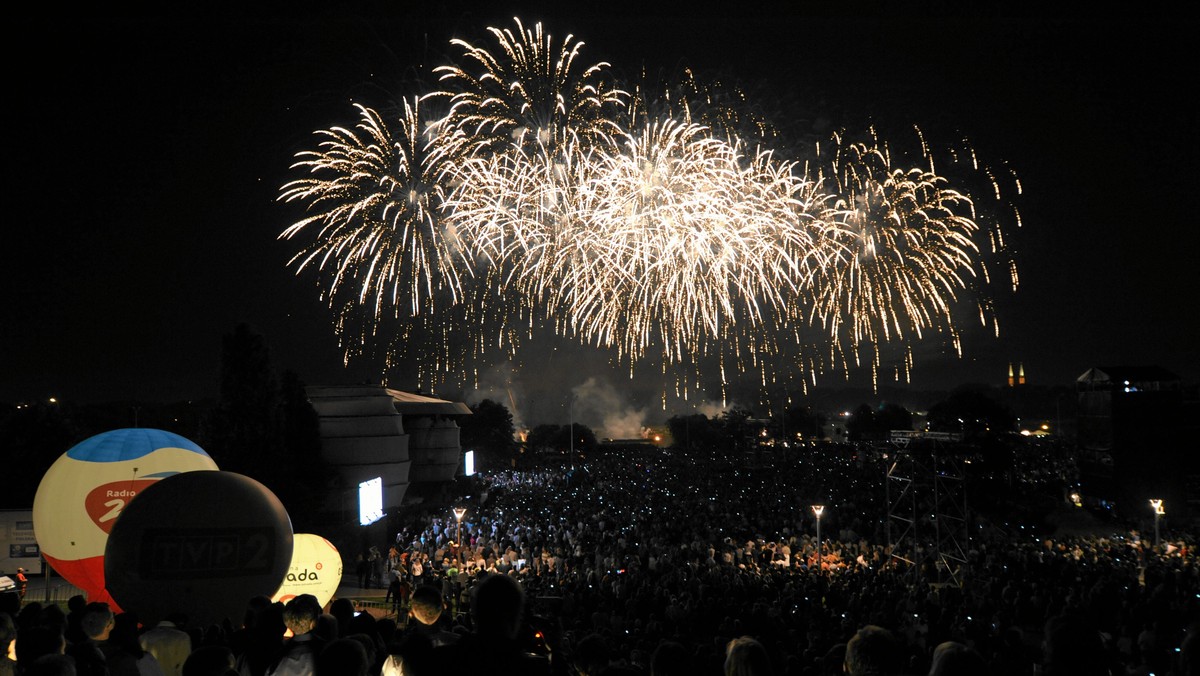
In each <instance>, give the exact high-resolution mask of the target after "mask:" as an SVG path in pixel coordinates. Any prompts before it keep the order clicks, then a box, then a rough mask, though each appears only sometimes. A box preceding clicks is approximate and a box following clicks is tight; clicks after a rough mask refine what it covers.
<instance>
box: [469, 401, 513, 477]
mask: <svg viewBox="0 0 1200 676" xmlns="http://www.w3.org/2000/svg"><path fill="white" fill-rule="evenodd" d="M458 427H459V432H458V438H459V444H460V445H461V446H462V448H463V450H465V451H469V450H473V451H476V452H477V453H479V454H480V455H481V456H482V457H484V458H489V459H491V460H492V461H493V462H504V463H507V462H508V460H509V458H511V457H512V456H513V454H514V453H515V452H516V449H517V443H516V442H515V441H514V440H513V437H514V435H515V434H516V426H515V425H514V424H513V416H512V413H511V412H510V411H509V410H508V408H507V407H506V406H504V404H501V403H499V402H497V401H493V400H491V399H484V400H483V401H481V402H479V403H478V404H475V405H474V406H472V407H471V415H469V416H463V417H461V418H459V419H458Z"/></svg>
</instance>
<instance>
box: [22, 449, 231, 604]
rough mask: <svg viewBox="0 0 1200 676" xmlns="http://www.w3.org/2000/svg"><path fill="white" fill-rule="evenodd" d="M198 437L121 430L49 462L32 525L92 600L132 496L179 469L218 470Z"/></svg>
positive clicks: (104, 597)
mask: <svg viewBox="0 0 1200 676" xmlns="http://www.w3.org/2000/svg"><path fill="white" fill-rule="evenodd" d="M215 469H217V464H216V463H215V462H213V459H212V458H210V457H209V456H208V454H207V453H205V452H204V449H202V448H200V447H199V446H197V445H196V444H195V443H194V442H192V441H190V440H189V439H186V438H184V437H181V436H179V435H178V434H173V433H171V432H166V431H163V430H156V429H146V428H139V429H121V430H113V431H111V432H105V433H103V434H97V435H96V436H93V437H90V438H88V439H85V440H84V441H82V442H80V443H78V444H76V445H75V446H73V447H72V448H71V449H70V450H68V451H67V452H66V453H64V454H62V455H61V456H60V457H59V458H58V460H56V461H55V462H54V464H53V465H51V466H50V469H49V470H47V472H46V474H45V475H44V476H43V477H42V481H41V483H39V484H38V490H37V495H36V496H35V497H34V500H33V527H34V532H36V533H37V540H38V545H39V546H40V547H41V551H42V554H43V555H44V556H45V557H46V560H47V561H48V562H49V563H50V565H51V566H53V567H54V570H56V571H58V573H59V574H60V575H62V576H63V577H64V578H66V579H67V580H68V581H69V582H70V583H71V584H73V585H75V586H76V587H79V588H80V589H82V590H83V591H84V592H86V593H87V595H88V599H89V600H92V601H111V598H109V597H108V594H107V593H106V592H105V591H104V547H105V545H106V544H107V542H108V536H109V533H110V532H111V531H112V528H113V525H114V524H115V523H116V521H117V517H119V516H120V515H121V514H122V512H123V511H124V509H125V507H126V506H127V505H128V504H129V503H130V501H131V500H133V498H134V497H135V496H136V495H138V494H139V493H140V492H141V491H143V490H144V489H145V488H146V487H148V486H151V485H153V484H154V483H155V482H157V481H159V480H161V479H163V478H165V477H168V476H174V475H176V474H179V473H182V472H192V471H196V470H215Z"/></svg>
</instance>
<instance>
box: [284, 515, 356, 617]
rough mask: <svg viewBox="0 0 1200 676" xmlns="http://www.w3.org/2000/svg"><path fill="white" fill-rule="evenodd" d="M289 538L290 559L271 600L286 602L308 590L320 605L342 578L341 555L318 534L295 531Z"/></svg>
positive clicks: (335, 588)
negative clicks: (285, 572) (290, 542)
mask: <svg viewBox="0 0 1200 676" xmlns="http://www.w3.org/2000/svg"><path fill="white" fill-rule="evenodd" d="M293 541H294V544H293V546H292V563H291V565H290V566H288V572H287V576H286V577H285V578H284V579H283V584H281V585H280V586H279V591H277V592H275V595H274V596H272V597H271V600H272V601H279V602H282V603H287V602H288V601H290V600H292V599H293V598H294V597H296V596H299V595H301V594H312V595H313V596H315V597H317V602H319V603H320V604H321V607H322V608H324V607H325V605H326V604H328V603H329V601H330V599H332V598H333V595H334V594H335V593H337V588H338V585H339V584H341V582H342V555H341V554H339V553H338V550H337V548H336V547H334V546H333V545H332V544H331V543H330V542H329V540H326V539H325V538H323V537H321V536H320V535H313V534H312V533H296V534H295V535H294V536H293Z"/></svg>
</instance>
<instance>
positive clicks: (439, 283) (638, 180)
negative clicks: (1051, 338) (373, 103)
mask: <svg viewBox="0 0 1200 676" xmlns="http://www.w3.org/2000/svg"><path fill="white" fill-rule="evenodd" d="M489 32H490V34H491V36H492V38H493V43H494V44H493V45H492V46H491V47H485V46H478V45H473V44H471V43H468V42H466V41H462V40H454V41H452V45H453V46H454V47H456V48H458V49H459V50H461V55H460V58H459V60H458V62H457V63H453V64H450V65H446V66H442V67H440V68H437V69H436V70H435V73H436V74H437V75H438V76H439V77H440V84H441V88H440V89H439V90H437V91H434V92H429V93H426V94H424V95H423V96H419V97H416V98H414V99H412V100H411V101H408V100H406V101H405V102H404V104H403V106H401V107H400V110H399V114H398V115H397V116H396V119H385V118H384V117H383V116H381V115H380V114H379V113H377V112H375V111H374V110H371V109H369V108H366V107H362V106H360V107H359V109H358V110H359V117H360V120H359V123H358V125H357V126H356V127H355V128H353V129H344V128H340V127H335V128H333V129H330V130H326V131H321V132H318V137H319V139H320V142H319V143H318V145H317V149H315V150H312V151H307V152H303V153H301V154H300V155H299V156H298V159H297V162H296V164H295V165H294V168H295V169H297V170H301V171H304V172H306V175H305V176H304V177H303V178H299V179H297V180H295V181H292V182H290V183H288V184H286V185H285V186H284V187H283V190H282V194H281V197H280V199H281V200H284V201H288V202H293V201H294V202H300V203H303V204H305V205H306V208H307V215H306V217H305V218H303V219H301V220H299V221H297V222H296V223H295V224H293V225H292V226H290V227H289V228H287V229H286V230H285V231H284V232H283V234H282V235H281V237H284V238H288V239H293V238H297V237H298V236H299V235H301V234H302V233H305V234H311V237H310V239H309V241H308V243H307V244H306V245H305V246H304V247H303V248H302V250H301V251H300V253H298V254H297V255H296V257H295V258H294V259H293V264H294V265H295V267H296V268H297V270H298V271H303V270H307V269H310V268H315V269H316V270H318V271H319V276H320V277H321V278H322V279H324V280H325V281H324V284H325V294H326V296H327V297H328V299H329V302H330V304H331V305H332V306H333V307H334V308H335V309H336V310H337V311H338V316H339V321H338V328H339V331H340V332H341V333H342V334H343V339H344V344H348V347H347V351H348V352H352V351H353V347H352V346H353V345H355V344H362V343H364V342H367V340H368V338H369V339H371V340H374V341H375V342H379V343H383V344H385V345H386V348H385V353H386V356H387V363H388V364H389V365H391V364H394V363H396V362H397V361H398V360H399V359H400V358H401V357H402V356H406V357H408V358H416V359H419V360H420V361H421V369H422V370H423V374H424V376H423V377H424V378H428V381H427V382H428V383H429V384H436V382H438V381H442V380H446V379H454V378H456V377H459V376H461V375H463V374H467V375H468V377H470V374H471V373H472V372H473V371H474V367H472V366H471V365H470V363H471V361H472V358H473V357H474V358H477V359H478V358H484V357H485V356H486V355H489V354H496V353H497V352H498V353H499V354H501V355H503V356H504V357H506V358H509V359H516V358H517V357H518V355H519V352H520V346H521V343H522V340H523V339H524V338H528V337H532V336H534V335H535V334H538V333H540V332H543V331H544V332H549V333H550V334H551V335H555V336H558V337H561V338H563V339H569V340H571V341H575V342H577V343H579V344H582V345H590V346H593V347H595V348H600V349H605V350H611V351H612V352H613V354H614V355H615V358H616V359H617V360H618V361H621V362H623V363H625V364H626V365H627V366H628V367H629V368H630V370H631V371H632V370H634V369H636V368H637V367H638V366H639V365H640V364H645V363H650V362H652V363H655V364H657V365H659V368H661V369H662V371H663V374H664V376H666V375H667V374H668V373H670V372H675V373H676V375H675V377H674V380H675V387H676V390H677V391H682V393H683V394H684V395H685V396H686V394H687V391H688V390H689V389H691V388H694V387H699V381H700V374H701V373H702V372H708V371H709V369H716V372H718V373H719V374H720V380H721V382H722V383H724V382H726V381H727V380H729V378H730V377H731V376H732V375H733V373H744V372H753V373H757V374H759V376H760V378H761V379H762V381H763V383H764V384H766V383H768V382H774V381H775V380H776V379H779V378H784V379H787V378H790V377H791V375H792V374H797V373H798V374H799V375H801V376H803V377H804V378H803V380H804V381H805V382H807V381H810V380H813V379H814V378H815V376H816V374H817V373H818V372H823V371H824V370H826V369H829V368H834V367H836V368H840V369H848V368H850V367H851V366H852V365H853V364H860V363H862V362H863V361H866V362H867V363H868V364H869V365H870V367H871V368H872V372H875V370H876V369H877V367H878V366H879V364H880V363H881V362H882V360H883V358H884V356H883V355H884V352H885V351H887V350H893V349H897V350H899V351H900V353H901V354H903V355H904V359H903V363H904V367H903V371H904V374H905V375H907V372H908V370H909V369H910V368H911V365H912V350H911V348H912V345H913V344H915V343H916V342H918V341H922V340H929V339H930V338H931V337H934V336H936V337H937V339H938V340H944V341H947V342H949V343H951V344H953V345H954V346H955V348H956V349H961V345H960V339H959V330H958V321H959V315H960V314H961V308H960V307H959V306H960V305H962V304H963V302H964V299H967V298H968V297H969V298H970V300H973V301H974V302H975V303H976V305H977V306H978V309H979V316H980V318H981V320H982V321H983V322H984V323H985V324H987V323H989V322H990V323H991V324H993V325H994V324H995V319H994V317H991V314H990V310H989V308H990V306H989V301H988V298H987V296H986V294H985V293H980V291H981V290H984V291H985V290H986V286H987V284H989V283H990V281H991V280H990V274H991V273H990V272H989V268H988V265H987V263H986V261H985V258H987V257H988V256H989V255H990V256H992V257H995V256H997V255H1001V257H1003V256H1002V254H1003V253H1004V251H1005V244H1004V239H1003V232H1002V230H1001V229H1000V228H999V227H998V226H997V225H995V223H987V224H981V223H980V221H979V218H978V212H977V209H976V206H977V199H976V198H975V197H973V196H972V195H969V194H967V192H966V191H965V190H963V189H961V188H960V187H956V185H955V184H953V183H952V182H951V181H950V180H949V179H948V178H947V177H945V176H943V175H941V174H939V173H938V171H937V168H936V166H935V163H934V160H933V156H934V153H933V152H932V151H931V150H930V149H929V147H928V145H927V144H925V142H924V139H923V138H921V143H920V146H921V152H920V153H919V154H917V155H916V156H915V159H914V160H911V161H909V160H904V159H901V156H899V155H897V156H893V153H892V150H891V149H890V148H889V146H888V144H887V143H885V142H883V141H880V140H879V139H878V138H877V136H876V135H875V134H874V133H872V134H869V135H868V136H867V138H866V140H863V141H857V142H851V141H849V140H848V139H847V138H845V137H844V136H842V135H839V136H837V137H835V139H834V143H833V144H832V146H831V147H830V148H829V149H827V152H825V153H821V152H818V153H817V154H816V155H815V156H814V157H815V159H813V160H811V161H810V162H808V163H805V164H803V165H802V164H799V163H797V162H793V161H789V160H787V159H783V158H780V157H779V156H778V155H777V153H778V151H777V150H772V149H769V148H767V147H765V144H766V143H767V142H768V141H770V140H771V139H773V138H776V137H777V136H778V134H777V132H776V131H775V128H774V127H773V126H772V125H770V124H769V123H768V122H767V121H766V120H765V119H764V118H763V116H762V115H761V114H760V112H759V111H758V110H756V109H753V108H752V107H751V106H750V105H749V104H748V103H746V96H745V94H744V93H743V92H742V90H740V89H738V88H729V87H724V88H722V87H706V86H701V85H699V84H698V83H697V81H696V79H695V78H694V76H693V75H692V74H691V73H690V71H685V72H686V73H687V77H686V78H685V79H684V80H683V81H682V82H681V83H679V84H678V85H676V86H674V87H670V86H668V87H664V88H662V90H663V92H664V94H663V95H662V97H661V98H657V99H656V98H654V97H651V96H648V95H647V91H649V89H650V88H649V87H648V86H646V85H644V84H643V85H640V86H639V87H637V88H635V92H636V93H635V95H634V96H632V97H631V96H630V95H628V94H627V93H626V92H625V90H623V89H622V88H621V87H620V86H618V85H617V84H616V81H615V79H614V78H613V77H612V75H611V74H610V69H609V67H608V64H606V63H597V64H594V65H591V66H583V65H580V63H579V54H580V51H581V48H582V46H583V43H582V42H579V41H577V40H575V39H574V38H573V37H572V36H569V35H568V36H567V37H566V38H565V39H564V40H562V41H561V43H556V42H555V41H554V40H553V39H552V38H551V37H550V36H549V34H547V33H545V32H544V31H543V30H542V27H541V25H540V24H537V25H535V26H534V27H532V28H526V27H525V26H524V25H523V24H522V23H521V22H520V21H519V20H517V21H516V28H515V30H513V29H497V28H491V29H489ZM430 99H437V100H438V101H440V102H441V103H442V104H443V105H442V106H441V107H442V109H443V110H444V113H443V114H440V115H437V116H428V113H423V111H426V110H428V109H429V104H428V103H425V102H426V101H428V100H430ZM426 117H428V119H426ZM951 156H952V158H953V159H952V163H953V164H956V165H958V166H960V167H961V166H965V165H970V168H971V170H972V171H980V167H979V165H978V162H977V160H976V159H975V157H974V153H973V152H972V151H971V150H970V149H969V147H964V148H961V149H958V150H955V151H954V152H953V153H952V154H951ZM984 171H985V172H986V170H984ZM988 175H989V176H990V177H991V179H992V185H993V187H994V188H995V196H994V198H995V200H996V201H998V202H1002V201H1003V200H1002V199H1001V195H1000V191H999V187H998V186H999V181H997V180H996V177H995V174H994V173H989V174H988ZM985 252H987V254H986V255H985ZM1005 264H1006V266H1007V268H1008V271H1009V273H1010V276H1011V279H1012V283H1013V284H1014V286H1015V284H1016V268H1015V266H1014V265H1013V264H1012V262H1011V260H1006V261H1005ZM356 315H365V316H366V317H367V320H366V326H367V327H368V328H369V330H364V331H362V332H361V334H362V335H361V336H358V338H360V339H361V340H357V341H356V340H354V339H347V336H349V335H350V333H351V331H350V329H349V328H348V327H349V326H350V324H351V318H352V317H353V316H356ZM384 320H387V321H392V322H395V324H394V325H390V326H389V327H387V328H386V329H381V326H380V324H381V322H383V321H384ZM368 334H370V336H368ZM418 344H419V345H421V347H418V348H415V349H414V348H413V347H412V346H413V345H418ZM415 352H419V354H417V353H415ZM731 372H733V373H731Z"/></svg>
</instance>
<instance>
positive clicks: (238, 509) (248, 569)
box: [104, 471, 292, 626]
mask: <svg viewBox="0 0 1200 676" xmlns="http://www.w3.org/2000/svg"><path fill="white" fill-rule="evenodd" d="M291 560H292V523H291V519H289V518H288V514H287V510H285V509H284V507H283V504H282V503H281V502H280V501H279V498H277V497H275V494H274V493H272V492H271V491H270V489H268V488H267V487H266V486H264V485H262V484H261V483H259V482H257V481H255V480H254V479H251V478H250V477H248V476H243V475H241V474H235V473H233V472H219V471H213V472H206V471H199V472H184V473H181V474H176V475H174V476H170V477H167V478H165V479H162V480H161V481H158V482H156V483H155V484H154V485H152V486H148V487H147V488H145V489H144V490H143V491H142V492H141V493H139V494H138V496H137V497H136V498H135V499H134V500H132V501H131V502H130V503H129V505H128V506H126V507H125V510H124V511H123V512H122V513H121V516H120V518H119V519H117V522H116V524H115V525H114V526H113V529H112V532H111V533H110V534H109V536H108V544H107V545H106V546H105V550H104V575H105V580H106V583H107V588H108V591H109V593H110V594H111V595H112V597H113V600H114V601H116V602H117V604H119V605H120V606H121V608H122V609H124V610H128V611H134V612H136V613H137V614H138V617H139V619H140V620H141V621H143V622H146V623H148V624H153V623H155V622H157V621H159V620H161V619H163V618H165V617H166V616H167V615H168V614H170V613H172V612H182V613H186V614H187V615H188V617H189V618H190V619H191V620H193V621H195V622H196V623H198V624H200V625H201V626H203V625H207V624H211V623H215V622H220V621H221V620H223V619H225V618H229V619H231V620H235V621H236V620H237V619H239V618H241V617H242V615H243V614H244V612H245V608H246V602H247V601H248V600H249V599H250V598H251V597H253V596H256V595H259V594H262V595H266V596H270V595H271V594H273V593H274V592H275V590H276V589H278V588H279V585H280V583H281V582H282V581H283V578H284V576H285V575H286V574H287V571H288V565H289V564H290V563H291Z"/></svg>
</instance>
